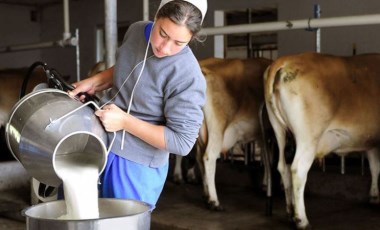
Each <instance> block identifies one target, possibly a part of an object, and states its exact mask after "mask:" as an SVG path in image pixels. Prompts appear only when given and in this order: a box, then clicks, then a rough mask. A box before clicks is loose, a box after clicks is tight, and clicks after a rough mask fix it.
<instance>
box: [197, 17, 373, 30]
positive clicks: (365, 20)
mask: <svg viewBox="0 0 380 230" xmlns="http://www.w3.org/2000/svg"><path fill="white" fill-rule="evenodd" d="M373 24H380V14H369V15H358V16H344V17H332V18H310V19H302V20H293V21H290V20H289V21H280V22H265V23H255V24H241V25H231V26H220V27H213V28H203V29H202V33H204V34H206V35H222V34H238V33H248V32H251V33H253V32H265V31H281V30H293V29H308V28H324V27H340V26H359V25H373Z"/></svg>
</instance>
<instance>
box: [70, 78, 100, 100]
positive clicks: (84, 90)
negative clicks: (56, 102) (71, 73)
mask: <svg viewBox="0 0 380 230" xmlns="http://www.w3.org/2000/svg"><path fill="white" fill-rule="evenodd" d="M72 85H73V86H74V88H75V89H73V90H71V91H68V93H69V96H71V97H73V98H78V99H79V100H80V101H82V102H84V101H85V100H86V96H85V94H88V95H94V94H95V93H96V91H95V86H94V84H93V81H92V79H91V78H87V79H84V80H82V81H78V82H75V83H73V84H72Z"/></svg>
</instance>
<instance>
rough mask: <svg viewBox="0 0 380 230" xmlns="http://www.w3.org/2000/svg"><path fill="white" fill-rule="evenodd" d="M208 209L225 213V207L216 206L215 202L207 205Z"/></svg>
mask: <svg viewBox="0 0 380 230" xmlns="http://www.w3.org/2000/svg"><path fill="white" fill-rule="evenodd" d="M207 208H208V209H209V210H211V211H216V212H223V211H225V209H224V207H223V206H222V205H216V204H215V201H209V202H208V203H207Z"/></svg>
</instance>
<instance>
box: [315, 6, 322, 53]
mask: <svg viewBox="0 0 380 230" xmlns="http://www.w3.org/2000/svg"><path fill="white" fill-rule="evenodd" d="M314 17H315V18H321V7H320V5H319V4H315V5H314ZM315 51H316V52H317V53H320V52H321V28H318V29H317V30H316V31H315Z"/></svg>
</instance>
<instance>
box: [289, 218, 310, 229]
mask: <svg viewBox="0 0 380 230" xmlns="http://www.w3.org/2000/svg"><path fill="white" fill-rule="evenodd" d="M293 222H294V223H295V225H296V228H297V229H299V230H311V229H312V228H311V225H310V224H309V223H308V222H307V221H306V223H305V221H304V222H302V220H301V219H299V218H293Z"/></svg>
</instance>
